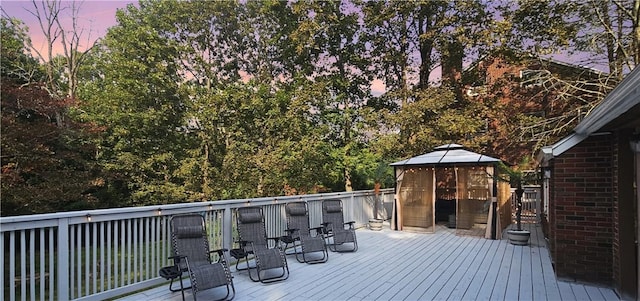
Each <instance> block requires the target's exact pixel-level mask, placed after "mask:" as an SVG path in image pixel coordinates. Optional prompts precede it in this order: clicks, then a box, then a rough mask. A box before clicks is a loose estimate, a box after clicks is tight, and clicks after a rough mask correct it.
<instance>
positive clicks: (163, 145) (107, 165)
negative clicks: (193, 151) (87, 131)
mask: <svg viewBox="0 0 640 301" xmlns="http://www.w3.org/2000/svg"><path fill="white" fill-rule="evenodd" d="M174 9H175V3H174V2H168V1H167V2H160V3H156V2H141V3H140V8H136V7H133V6H128V8H127V10H126V11H119V12H118V13H117V18H118V22H119V25H118V26H115V27H112V28H111V29H110V30H109V32H108V33H107V36H106V37H105V38H104V39H103V41H102V45H101V47H100V48H99V49H96V52H95V54H94V55H95V57H94V58H93V59H92V62H93V63H94V64H95V70H100V73H99V74H97V76H93V77H92V78H89V79H87V82H86V83H85V85H84V86H83V88H82V92H81V93H80V95H81V98H82V99H83V103H82V106H81V111H79V112H78V113H79V117H80V118H82V119H83V120H86V121H88V122H92V123H94V124H96V125H97V126H99V127H101V128H103V129H104V131H103V133H102V134H101V137H100V139H99V140H97V141H96V143H97V145H98V151H97V153H96V159H97V160H99V161H100V162H101V164H102V166H103V168H104V169H105V170H107V171H109V172H110V173H112V174H113V175H114V176H116V180H114V181H113V182H111V183H108V185H112V187H122V186H124V187H126V190H125V192H129V193H130V194H129V195H125V197H126V199H125V200H124V202H125V203H129V204H154V203H155V204H158V203H173V202H179V201H186V200H188V199H189V196H188V195H187V194H186V193H185V187H184V185H183V184H184V179H182V178H181V177H179V175H177V174H176V171H177V170H178V169H179V168H180V162H182V160H183V159H184V158H185V157H187V154H186V153H185V152H186V150H188V149H189V148H190V145H189V144H188V143H189V141H188V137H186V136H185V134H184V131H183V129H184V127H185V126H187V118H186V117H185V114H184V113H185V108H186V106H185V101H186V99H187V97H186V96H185V94H184V91H183V90H182V89H181V88H180V83H181V82H182V74H180V73H179V72H178V71H179V70H180V63H181V62H180V60H179V58H180V55H179V50H180V48H179V47H178V45H176V43H175V41H174V39H173V38H172V37H173V35H175V31H176V28H175V27H174V25H173V24H172V23H171V22H169V21H170V20H171V19H166V18H157V16H164V15H170V14H169V12H171V11H172V10H174Z"/></svg>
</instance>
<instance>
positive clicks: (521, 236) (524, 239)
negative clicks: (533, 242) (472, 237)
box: [501, 160, 531, 246]
mask: <svg viewBox="0 0 640 301" xmlns="http://www.w3.org/2000/svg"><path fill="white" fill-rule="evenodd" d="M526 163H527V161H526V160H523V162H522V163H521V164H520V166H524V165H526ZM501 170H502V171H503V172H504V173H505V174H506V175H507V176H508V179H503V180H505V181H509V183H511V185H512V187H513V186H515V187H516V190H515V193H516V229H511V230H507V236H508V238H509V242H510V243H511V244H513V245H518V246H525V245H527V244H529V238H530V237H531V232H530V231H529V230H524V229H522V196H523V195H524V189H523V188H522V186H523V185H524V184H526V183H528V182H529V181H530V180H531V176H529V175H527V174H526V173H524V172H523V171H522V170H521V169H519V168H511V167H508V166H506V165H504V164H503V163H501Z"/></svg>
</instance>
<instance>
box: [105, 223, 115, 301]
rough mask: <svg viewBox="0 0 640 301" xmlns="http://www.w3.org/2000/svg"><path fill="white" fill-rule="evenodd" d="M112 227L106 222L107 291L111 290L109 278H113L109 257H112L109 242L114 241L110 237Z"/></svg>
mask: <svg viewBox="0 0 640 301" xmlns="http://www.w3.org/2000/svg"><path fill="white" fill-rule="evenodd" d="M112 225H113V223H112V222H111V221H108V222H107V254H106V255H107V290H110V289H111V277H112V276H113V274H112V272H113V269H112V268H111V256H112V255H113V254H112V253H111V247H112V244H111V241H112V240H113V239H114V238H113V236H111V226H112Z"/></svg>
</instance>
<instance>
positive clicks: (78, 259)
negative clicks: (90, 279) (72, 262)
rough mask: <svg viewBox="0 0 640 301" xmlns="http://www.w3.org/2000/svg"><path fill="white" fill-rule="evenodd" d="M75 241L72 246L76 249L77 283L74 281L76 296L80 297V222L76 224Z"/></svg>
mask: <svg viewBox="0 0 640 301" xmlns="http://www.w3.org/2000/svg"><path fill="white" fill-rule="evenodd" d="M76 231H77V233H76V241H75V245H74V248H75V249H76V258H75V259H76V265H77V267H76V268H77V271H76V278H77V283H76V290H77V292H76V294H77V295H76V297H77V298H80V297H82V254H83V252H82V233H83V231H82V224H80V225H77V226H76Z"/></svg>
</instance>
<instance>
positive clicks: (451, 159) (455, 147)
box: [391, 143, 500, 166]
mask: <svg viewBox="0 0 640 301" xmlns="http://www.w3.org/2000/svg"><path fill="white" fill-rule="evenodd" d="M495 162H500V160H499V159H496V158H493V157H489V156H487V155H483V154H478V153H474V152H472V151H468V150H465V149H464V147H463V146H462V145H460V144H454V143H450V144H445V145H441V146H438V147H436V148H434V151H432V152H430V153H426V154H423V155H419V156H416V157H413V158H409V159H406V160H402V161H398V162H395V163H391V166H404V165H450V164H463V163H464V164H473V163H480V164H487V163H495Z"/></svg>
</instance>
